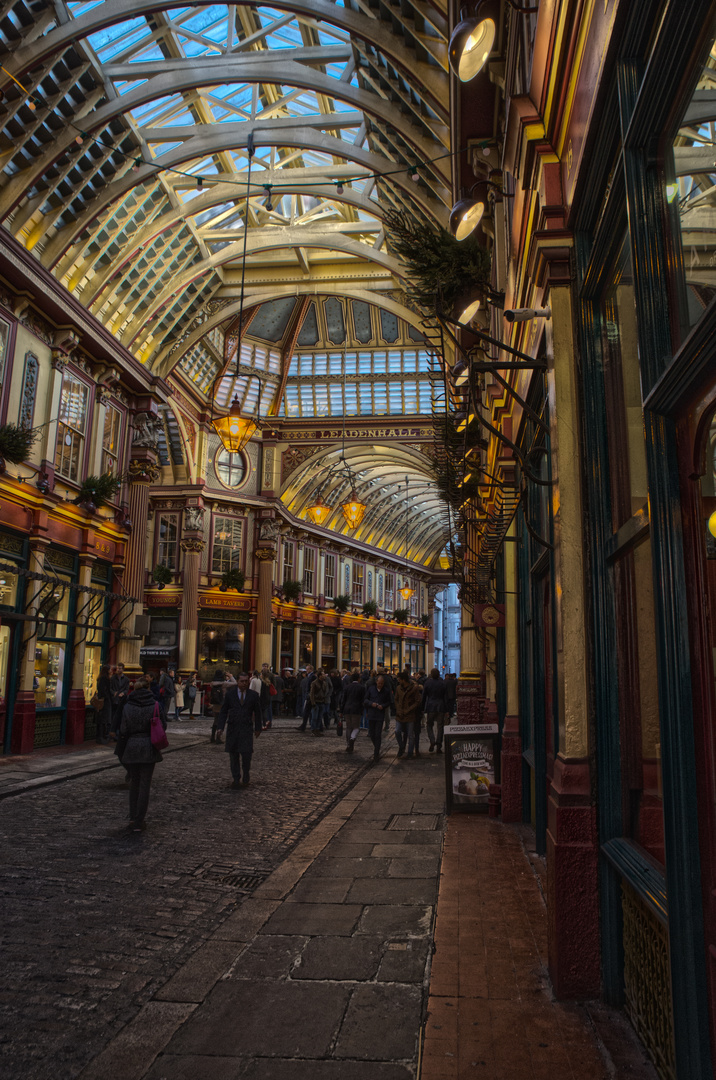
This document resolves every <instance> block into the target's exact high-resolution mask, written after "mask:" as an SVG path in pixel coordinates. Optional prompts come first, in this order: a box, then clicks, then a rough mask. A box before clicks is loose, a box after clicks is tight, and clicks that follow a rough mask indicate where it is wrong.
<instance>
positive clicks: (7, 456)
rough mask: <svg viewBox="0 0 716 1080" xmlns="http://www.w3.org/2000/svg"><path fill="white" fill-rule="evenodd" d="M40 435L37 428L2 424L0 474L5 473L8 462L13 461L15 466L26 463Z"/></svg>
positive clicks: (0, 426)
mask: <svg viewBox="0 0 716 1080" xmlns="http://www.w3.org/2000/svg"><path fill="white" fill-rule="evenodd" d="M38 435H39V430H38V429H35V428H26V427H18V425H17V424H0V474H2V473H4V472H5V462H6V461H11V462H12V463H13V465H19V464H20V462H22V461H25V459H26V458H27V455H28V454H29V453H30V448H31V447H32V444H33V443H34V441H35V439H36V438H37V436H38Z"/></svg>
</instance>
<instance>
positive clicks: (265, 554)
mask: <svg viewBox="0 0 716 1080" xmlns="http://www.w3.org/2000/svg"><path fill="white" fill-rule="evenodd" d="M254 555H255V556H256V558H257V559H258V560H259V562H273V560H274V559H275V558H276V549H275V548H272V547H261V548H257V549H256V551H255V552H254Z"/></svg>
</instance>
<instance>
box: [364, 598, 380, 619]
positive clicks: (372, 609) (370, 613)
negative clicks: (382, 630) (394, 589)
mask: <svg viewBox="0 0 716 1080" xmlns="http://www.w3.org/2000/svg"><path fill="white" fill-rule="evenodd" d="M363 614H364V615H365V617H366V619H374V618H375V617H376V615H377V614H378V605H377V604H376V602H375V600H366V602H365V604H364V605H363Z"/></svg>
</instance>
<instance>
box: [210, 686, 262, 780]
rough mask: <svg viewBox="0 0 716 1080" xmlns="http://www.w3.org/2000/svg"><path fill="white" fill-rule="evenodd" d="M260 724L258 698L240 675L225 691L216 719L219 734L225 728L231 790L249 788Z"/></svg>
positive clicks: (225, 747) (259, 700) (225, 746)
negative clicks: (255, 740) (255, 738)
mask: <svg viewBox="0 0 716 1080" xmlns="http://www.w3.org/2000/svg"><path fill="white" fill-rule="evenodd" d="M262 724H263V717H262V715H261V698H260V696H259V695H258V694H257V693H255V692H254V691H253V690H250V689H249V677H248V675H247V674H246V672H244V671H242V672H241V674H240V675H239V679H238V682H237V683H235V684H234V685H233V686H230V687H229V688H228V689H227V691H226V694H225V695H224V700H223V702H222V705H221V709H220V711H219V715H218V718H217V728H218V730H219V731H223V730H224V727H226V739H225V741H224V749H225V750H226V752H227V754H228V755H229V763H230V765H231V776H232V783H231V787H232V788H233V789H234V790H236V789H237V788H240V787H247V785H248V784H249V781H250V779H251V758H252V756H253V752H254V735H255V736H256V737H257V738H258V737H259V735H260V734H261V728H262ZM220 741H221V740H219V742H220ZM242 770H243V780H242Z"/></svg>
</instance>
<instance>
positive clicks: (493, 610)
mask: <svg viewBox="0 0 716 1080" xmlns="http://www.w3.org/2000/svg"><path fill="white" fill-rule="evenodd" d="M473 621H474V623H475V626H504V625H505V605H504V604H475V611H474V614H473Z"/></svg>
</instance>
